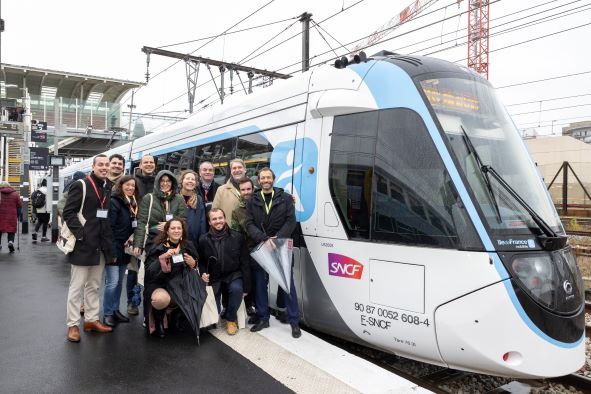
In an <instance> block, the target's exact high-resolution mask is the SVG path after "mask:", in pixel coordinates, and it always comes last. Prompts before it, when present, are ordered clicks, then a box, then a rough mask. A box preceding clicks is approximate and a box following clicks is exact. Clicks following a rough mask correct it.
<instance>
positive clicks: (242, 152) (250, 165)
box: [236, 134, 273, 185]
mask: <svg viewBox="0 0 591 394" xmlns="http://www.w3.org/2000/svg"><path fill="white" fill-rule="evenodd" d="M272 152H273V146H272V145H271V144H270V143H269V141H267V139H266V138H265V137H263V136H262V135H261V134H250V135H246V136H244V137H240V138H238V144H237V146H236V157H238V158H241V159H242V160H244V163H245V164H246V176H248V177H249V178H250V179H252V180H253V182H254V183H255V185H257V184H258V180H257V175H258V172H259V170H260V169H261V168H264V167H270V163H271V153H272Z"/></svg>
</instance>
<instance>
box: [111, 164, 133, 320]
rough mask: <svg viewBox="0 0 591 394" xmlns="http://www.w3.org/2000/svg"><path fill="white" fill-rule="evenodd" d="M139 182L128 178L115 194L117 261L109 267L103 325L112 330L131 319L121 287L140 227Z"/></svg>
mask: <svg viewBox="0 0 591 394" xmlns="http://www.w3.org/2000/svg"><path fill="white" fill-rule="evenodd" d="M137 197H138V190H137V181H136V179H135V178H134V177H132V176H129V175H126V176H123V177H121V178H120V179H119V181H117V183H116V184H115V186H114V188H113V194H112V195H111V205H110V207H109V220H110V221H111V229H112V230H113V260H112V261H111V262H107V264H106V265H105V293H104V296H103V310H104V319H103V322H104V323H105V324H106V325H107V326H110V327H115V325H116V324H117V323H129V318H128V317H127V316H125V315H123V314H122V313H121V312H120V311H119V302H120V300H121V288H122V284H123V277H124V276H125V270H126V268H127V264H128V263H129V259H130V257H131V256H130V255H128V254H126V253H125V246H126V243H127V242H128V239H129V236H130V235H131V234H133V231H134V230H135V228H136V227H137V213H138V204H137Z"/></svg>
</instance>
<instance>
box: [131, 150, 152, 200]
mask: <svg viewBox="0 0 591 394" xmlns="http://www.w3.org/2000/svg"><path fill="white" fill-rule="evenodd" d="M139 169H140V170H139V171H137V172H136V173H135V177H136V178H137V180H138V182H137V188H138V192H139V195H140V200H141V198H142V197H144V196H145V195H146V194H148V193H152V192H153V191H154V179H155V176H154V171H155V170H156V162H155V161H154V156H150V155H145V156H143V157H142V160H141V161H140V166H139ZM138 203H139V201H138Z"/></svg>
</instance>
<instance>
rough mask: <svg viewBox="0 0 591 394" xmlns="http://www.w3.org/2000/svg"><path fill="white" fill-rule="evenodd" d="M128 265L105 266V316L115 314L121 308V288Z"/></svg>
mask: <svg viewBox="0 0 591 394" xmlns="http://www.w3.org/2000/svg"><path fill="white" fill-rule="evenodd" d="M126 268H127V266H126V265H107V266H105V294H104V297H103V310H104V315H105V316H113V314H114V313H115V312H116V311H118V310H119V302H120V301H121V288H122V285H123V276H124V275H125V270H126Z"/></svg>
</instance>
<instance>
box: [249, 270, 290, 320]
mask: <svg viewBox="0 0 591 394" xmlns="http://www.w3.org/2000/svg"><path fill="white" fill-rule="evenodd" d="M253 274H254V282H255V298H256V305H257V315H258V317H259V318H260V319H261V320H267V321H269V317H270V313H269V291H268V290H267V288H268V285H269V275H268V274H267V273H266V272H265V270H264V269H262V268H261V267H260V266H259V265H258V264H257V266H256V268H255V269H253ZM290 280H291V285H290V286H291V288H290V290H291V291H290V293H289V296H288V295H287V293H286V292H285V291H284V290H283V289H282V288H279V294H278V295H277V303H278V304H280V303H283V304H284V305H285V306H287V321H288V322H289V324H298V323H299V321H300V310H299V307H298V296H297V293H296V288H295V284H294V282H293V270H292V271H291V278H290ZM279 298H281V299H282V301H283V302H280V300H279Z"/></svg>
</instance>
